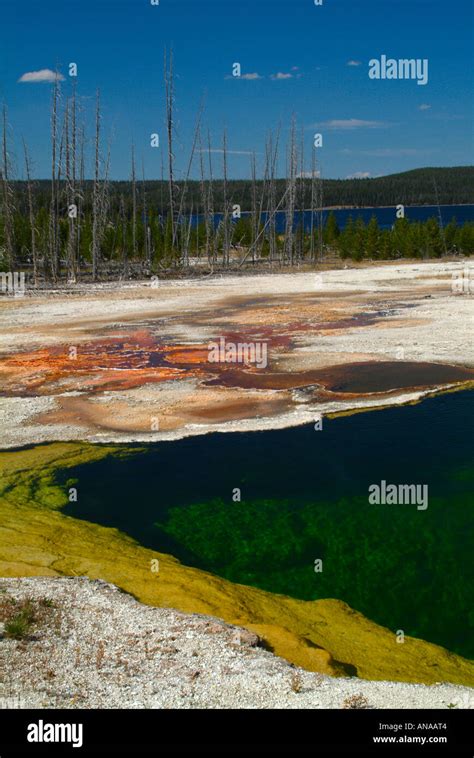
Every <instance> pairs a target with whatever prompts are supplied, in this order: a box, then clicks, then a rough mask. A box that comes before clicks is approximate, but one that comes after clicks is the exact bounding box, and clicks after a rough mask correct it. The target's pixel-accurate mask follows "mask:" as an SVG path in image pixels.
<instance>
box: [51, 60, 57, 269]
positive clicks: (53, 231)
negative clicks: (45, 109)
mask: <svg viewBox="0 0 474 758" xmlns="http://www.w3.org/2000/svg"><path fill="white" fill-rule="evenodd" d="M58 100H59V84H58V76H57V73H56V78H55V81H54V88H53V94H52V108H51V203H50V211H49V264H50V268H51V278H52V280H53V282H56V280H57V274H58V271H57V238H58V219H57V207H58V206H57V203H58V199H57V195H58V187H57V181H56V155H57V140H58Z"/></svg>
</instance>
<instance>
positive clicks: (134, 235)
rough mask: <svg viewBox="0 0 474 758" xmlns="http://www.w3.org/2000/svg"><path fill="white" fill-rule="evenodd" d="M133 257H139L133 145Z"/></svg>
mask: <svg viewBox="0 0 474 758" xmlns="http://www.w3.org/2000/svg"><path fill="white" fill-rule="evenodd" d="M131 179H132V258H133V260H135V259H136V257H137V177H136V171H135V146H134V145H132V174H131Z"/></svg>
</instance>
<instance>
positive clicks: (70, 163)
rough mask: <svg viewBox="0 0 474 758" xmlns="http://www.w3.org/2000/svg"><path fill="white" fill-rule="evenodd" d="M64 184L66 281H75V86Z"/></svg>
mask: <svg viewBox="0 0 474 758" xmlns="http://www.w3.org/2000/svg"><path fill="white" fill-rule="evenodd" d="M68 107H69V105H68ZM69 124H70V128H69ZM66 156H67V157H66V182H67V207H68V221H69V234H68V243H67V271H68V280H69V281H71V282H76V281H77V271H76V268H77V266H76V246H77V242H76V236H77V234H76V232H77V224H78V209H77V197H76V160H77V126H76V84H75V83H74V85H73V94H72V99H71V105H70V118H69V117H68V119H67V129H66ZM71 206H74V207H75V209H76V215H75V216H74V215H71V213H70V209H71Z"/></svg>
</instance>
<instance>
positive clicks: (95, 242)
mask: <svg viewBox="0 0 474 758" xmlns="http://www.w3.org/2000/svg"><path fill="white" fill-rule="evenodd" d="M99 182H100V92H99V90H97V96H96V111H95V150H94V187H93V194H92V279H93V281H94V282H95V281H97V276H98V273H99V258H100V242H99V232H100V184H99Z"/></svg>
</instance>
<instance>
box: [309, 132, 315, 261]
mask: <svg viewBox="0 0 474 758" xmlns="http://www.w3.org/2000/svg"><path fill="white" fill-rule="evenodd" d="M315 179H316V148H315V147H314V146H313V150H312V153H311V208H310V212H311V222H310V230H309V234H310V239H309V257H310V260H311V262H312V263H314V195H315V186H314V185H315Z"/></svg>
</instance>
